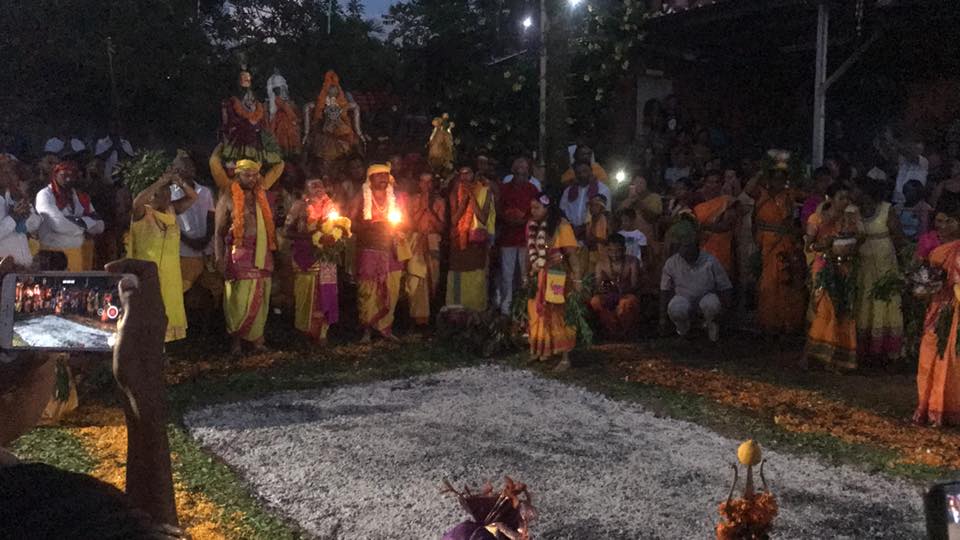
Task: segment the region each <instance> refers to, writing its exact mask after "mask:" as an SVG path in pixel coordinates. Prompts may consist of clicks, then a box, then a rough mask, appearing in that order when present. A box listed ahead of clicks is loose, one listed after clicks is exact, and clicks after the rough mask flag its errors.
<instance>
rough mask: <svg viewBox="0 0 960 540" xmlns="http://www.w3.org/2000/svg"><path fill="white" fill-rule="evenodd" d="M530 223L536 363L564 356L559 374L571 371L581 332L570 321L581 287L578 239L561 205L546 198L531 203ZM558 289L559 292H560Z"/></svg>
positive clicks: (532, 341) (530, 304)
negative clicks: (571, 298)
mask: <svg viewBox="0 0 960 540" xmlns="http://www.w3.org/2000/svg"><path fill="white" fill-rule="evenodd" d="M530 214H531V219H530V223H528V224H527V253H528V255H529V257H530V267H529V272H530V275H529V279H534V280H536V283H537V287H536V296H535V297H534V298H532V299H530V300H528V301H527V314H528V316H529V317H530V328H529V335H530V337H529V341H530V357H531V359H532V360H538V361H541V362H546V361H548V360H550V358H551V357H552V356H554V355H556V354H559V355H561V360H560V363H559V364H557V366H556V368H555V369H556V370H557V371H564V370H566V369H569V368H570V356H569V355H570V351H572V350H573V348H574V347H575V346H576V344H577V329H576V328H574V327H573V326H570V325H569V324H567V322H566V317H565V314H566V296H567V294H568V293H569V292H571V291H573V290H575V289H577V288H579V286H580V268H579V258H578V257H576V256H575V255H576V252H577V238H576V236H575V235H574V233H573V227H571V226H570V223H569V222H567V220H566V219H564V218H563V212H562V211H561V210H560V207H559V205H558V204H556V203H553V202H552V201H551V200H550V198H549V197H547V196H546V195H541V196H540V198H539V199H536V200H534V201H533V202H531V203H530ZM557 289H558V290H557Z"/></svg>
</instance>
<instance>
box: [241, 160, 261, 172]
mask: <svg viewBox="0 0 960 540" xmlns="http://www.w3.org/2000/svg"><path fill="white" fill-rule="evenodd" d="M240 171H247V172H260V164H259V163H257V162H256V161H253V160H252V159H241V160H240V161H238V162H237V172H240Z"/></svg>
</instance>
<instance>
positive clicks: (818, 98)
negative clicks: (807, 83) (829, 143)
mask: <svg viewBox="0 0 960 540" xmlns="http://www.w3.org/2000/svg"><path fill="white" fill-rule="evenodd" d="M829 46H830V4H828V3H827V2H826V1H821V2H820V3H819V5H818V6H817V65H816V75H815V81H814V89H813V148H812V150H813V152H812V153H813V156H812V157H813V160H812V161H813V166H814V167H819V166H821V165H823V158H824V155H823V154H824V148H823V147H824V141H825V139H826V132H827V49H828V47H829Z"/></svg>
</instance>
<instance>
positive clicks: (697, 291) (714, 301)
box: [660, 226, 733, 343]
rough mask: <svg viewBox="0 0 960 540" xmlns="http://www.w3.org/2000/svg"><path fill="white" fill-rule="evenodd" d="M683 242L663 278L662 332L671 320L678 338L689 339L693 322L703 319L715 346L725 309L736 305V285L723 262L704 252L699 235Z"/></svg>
mask: <svg viewBox="0 0 960 540" xmlns="http://www.w3.org/2000/svg"><path fill="white" fill-rule="evenodd" d="M691 229H692V226H691ZM680 242H681V243H680V249H679V251H678V252H677V253H675V254H674V255H673V256H671V257H670V258H669V259H667V262H666V263H664V265H663V273H662V274H661V277H660V328H661V330H665V328H666V324H667V318H668V317H669V320H670V321H671V322H672V323H673V325H674V326H675V327H676V329H677V334H679V335H681V336H685V335H687V333H688V332H689V331H690V323H691V320H692V319H693V318H694V317H695V316H697V315H700V316H701V317H702V318H703V324H704V326H705V327H706V328H707V335H708V337H709V338H710V341H711V342H714V343H715V342H716V341H717V340H718V339H719V338H720V325H719V323H717V320H718V319H719V317H720V314H721V312H722V311H723V307H724V306H725V305H726V306H729V305H731V303H732V302H731V300H732V298H731V296H732V292H733V285H732V284H731V283H730V278H729V277H728V276H727V272H726V271H725V270H724V269H723V265H721V264H720V261H718V260H717V259H716V257H714V256H713V255H711V254H709V253H707V252H706V251H703V250H701V249H700V246H699V243H698V241H697V235H696V233H695V232H692V233H691V234H685V235H682V236H681V240H680ZM721 298H722V300H721Z"/></svg>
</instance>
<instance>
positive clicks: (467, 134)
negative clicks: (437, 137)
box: [387, 0, 645, 155]
mask: <svg viewBox="0 0 960 540" xmlns="http://www.w3.org/2000/svg"><path fill="white" fill-rule="evenodd" d="M544 1H545V2H546V9H547V13H548V17H549V21H550V24H549V26H550V32H549V35H548V38H547V43H546V47H547V50H548V52H549V61H548V76H547V79H548V87H549V92H548V106H547V110H548V119H547V121H548V138H549V139H550V141H548V142H549V143H551V144H549V145H548V146H549V147H551V148H555V149H557V150H560V149H561V147H564V146H565V145H566V144H567V143H568V142H572V141H574V140H576V139H577V137H578V136H580V135H586V136H590V135H594V134H596V132H598V131H601V130H602V129H603V126H604V125H605V124H607V123H608V122H609V121H610V117H611V115H612V114H613V111H612V109H611V107H610V97H611V95H612V93H613V90H614V88H615V86H616V85H617V84H618V83H619V82H620V81H621V80H622V78H623V77H624V76H625V75H626V74H627V73H628V72H629V70H630V68H631V64H630V63H631V59H632V58H633V56H634V55H635V54H636V47H637V45H638V43H639V39H640V36H639V29H640V27H641V25H642V21H643V17H644V16H645V10H644V9H643V6H642V5H641V1H640V0H591V1H590V2H586V3H584V5H581V6H580V7H577V8H575V9H571V8H570V7H569V5H568V3H567V2H566V1H560V0H544ZM539 5H540V3H539V1H536V0H498V1H494V0H476V1H470V2H445V1H442V0H410V1H409V2H404V3H400V4H397V5H395V6H393V7H392V8H391V10H390V14H389V15H388V17H387V25H388V27H390V28H391V31H390V34H389V41H390V42H391V44H392V45H394V46H395V47H397V50H398V55H399V60H400V71H401V74H402V76H403V78H404V79H405V80H407V81H409V89H410V90H412V92H413V93H414V94H415V95H419V96H423V97H424V98H425V99H424V100H423V101H422V102H421V104H420V105H421V107H422V108H424V109H426V110H428V111H429V112H430V113H433V114H437V113H441V112H448V113H450V115H451V116H452V117H453V118H454V120H456V122H457V124H458V126H461V127H460V128H458V133H457V134H458V136H459V138H460V139H461V143H462V146H463V147H464V148H465V149H472V150H474V151H476V150H477V149H482V150H490V149H496V151H499V152H510V153H512V152H516V151H517V150H519V149H522V148H525V149H527V150H532V149H534V148H535V147H536V145H537V140H538V112H539V86H538V77H539V69H538V62H539V50H540V47H541V42H540V33H539V28H538V27H539V20H538V18H539ZM527 17H530V19H531V22H532V23H533V24H532V25H531V27H530V28H529V29H527V30H526V31H524V30H523V27H522V21H523V20H524V19H525V18H527ZM551 155H552V154H551Z"/></svg>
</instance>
